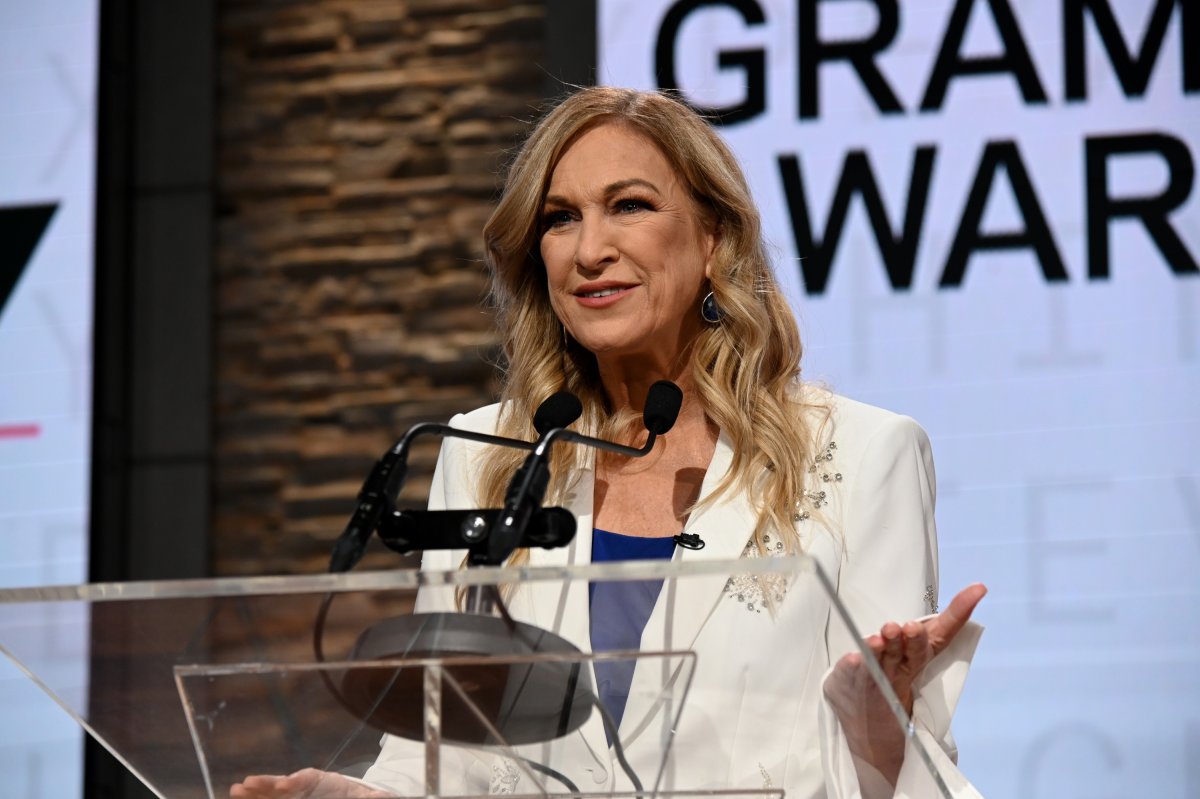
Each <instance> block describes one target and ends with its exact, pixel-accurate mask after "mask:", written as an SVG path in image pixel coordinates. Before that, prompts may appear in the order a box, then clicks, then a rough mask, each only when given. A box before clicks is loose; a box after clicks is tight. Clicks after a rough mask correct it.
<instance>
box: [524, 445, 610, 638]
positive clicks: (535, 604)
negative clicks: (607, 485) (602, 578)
mask: <svg viewBox="0 0 1200 799" xmlns="http://www.w3.org/2000/svg"><path fill="white" fill-rule="evenodd" d="M594 475H595V472H594V471H593V470H592V468H591V467H590V465H589V466H588V467H587V468H584V469H582V470H580V472H579V476H578V478H577V479H576V480H575V483H574V485H573V486H572V487H571V488H570V490H569V491H568V492H567V496H566V497H565V498H564V501H563V503H562V504H563V507H565V508H566V509H567V510H569V511H571V513H572V514H574V516H575V538H574V539H573V540H572V541H571V543H570V544H568V545H567V546H565V547H560V548H558V549H540V548H537V549H531V550H530V551H529V564H530V565H531V566H575V565H584V564H587V563H590V562H591V560H592V493H593V490H594V485H595V484H594ZM529 588H530V591H529V602H530V608H529V618H530V619H531V620H532V622H533V623H534V624H536V625H537V626H539V627H542V628H544V629H547V630H553V631H554V632H556V633H558V634H559V635H561V636H562V637H564V638H566V639H567V640H568V641H571V642H572V643H573V644H575V645H576V646H578V647H579V648H580V649H582V650H584V651H585V652H587V651H590V650H591V635H590V625H589V624H588V586H587V582H586V581H585V582H577V583H568V582H565V581H563V582H560V581H556V580H543V581H539V582H536V583H533V584H531V585H530V586H529Z"/></svg>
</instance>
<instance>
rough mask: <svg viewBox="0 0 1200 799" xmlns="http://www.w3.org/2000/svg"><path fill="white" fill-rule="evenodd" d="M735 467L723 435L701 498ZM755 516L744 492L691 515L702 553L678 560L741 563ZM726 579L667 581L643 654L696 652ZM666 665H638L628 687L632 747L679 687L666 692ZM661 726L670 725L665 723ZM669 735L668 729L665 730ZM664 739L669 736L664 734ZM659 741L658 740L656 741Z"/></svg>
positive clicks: (679, 550)
mask: <svg viewBox="0 0 1200 799" xmlns="http://www.w3.org/2000/svg"><path fill="white" fill-rule="evenodd" d="M732 463H733V446H732V444H731V442H730V441H729V439H728V438H727V437H726V436H725V434H724V432H722V433H721V435H720V437H719V438H718V439H717V447H716V450H715V451H714V452H713V459H712V462H711V463H710V464H709V468H708V472H707V473H706V474H705V476H704V482H703V484H702V486H701V491H700V496H701V497H707V496H709V495H711V494H712V492H713V490H714V489H715V488H716V487H717V486H718V485H719V484H720V482H721V481H722V480H723V479H724V478H725V475H726V474H728V472H729V467H730V465H731V464H732ZM755 518H756V514H755V512H754V509H753V507H752V506H751V504H750V502H749V500H748V499H747V497H746V496H745V494H744V492H741V491H735V492H733V493H731V494H726V495H725V496H723V497H721V499H720V500H718V501H717V502H715V503H713V504H711V505H708V506H706V507H704V508H702V509H701V510H699V511H697V512H696V513H693V514H692V516H691V517H690V518H689V519H688V522H687V524H686V525H685V527H684V532H687V533H694V534H696V535H699V536H700V538H701V539H702V540H703V541H704V548H703V549H685V548H683V547H676V550H675V557H676V559H677V560H679V561H682V562H684V563H698V562H702V561H718V560H737V559H738V558H739V557H741V554H742V551H743V550H744V549H745V547H746V542H747V541H749V539H750V535H751V534H752V533H753V531H754V520H755ZM727 582H728V575H726V574H724V573H716V574H711V575H699V576H683V577H679V578H677V579H674V580H665V581H664V582H663V587H662V591H661V592H660V593H659V597H658V602H657V603H656V604H655V606H654V611H653V612H652V613H651V615H650V620H649V621H648V622H647V624H646V628H645V631H644V632H643V634H642V650H643V651H655V650H663V651H687V650H691V649H693V648H694V645H695V641H696V638H697V636H698V635H699V634H700V630H701V629H702V628H703V627H704V624H705V623H706V622H707V621H708V619H709V618H710V617H711V616H712V613H713V611H714V610H715V609H716V607H717V605H718V603H719V602H720V601H721V598H722V596H723V595H724V590H725V584H726V583H727ZM663 665H664V664H659V666H657V667H656V666H654V665H653V664H650V663H645V662H643V663H639V664H638V666H637V668H636V669H635V671H634V676H633V683H632V685H631V686H630V696H629V703H628V705H627V706H626V708H625V716H624V718H623V719H622V722H621V737H622V740H626V741H627V742H629V743H632V741H633V740H635V739H636V738H638V737H639V736H640V735H641V733H642V731H643V730H645V729H647V728H648V727H653V728H655V729H657V728H658V727H660V726H661V725H656V724H652V723H649V722H652V721H653V720H654V718H655V717H656V716H657V715H658V714H660V713H661V710H662V708H661V706H659V705H658V704H657V702H656V700H657V698H658V697H659V695H660V694H661V692H662V691H663V690H671V691H678V690H679V688H680V687H681V686H672V687H670V688H669V689H668V688H667V685H668V682H669V681H671V680H673V679H675V677H674V674H673V669H671V670H667V671H664V669H663V668H662V666H663ZM660 721H661V722H664V723H669V720H668V719H665V718H662V719H660ZM663 729H664V730H665V728H663ZM662 734H666V733H665V732H663V733H662ZM656 737H658V736H656Z"/></svg>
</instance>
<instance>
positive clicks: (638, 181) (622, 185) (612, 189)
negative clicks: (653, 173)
mask: <svg viewBox="0 0 1200 799" xmlns="http://www.w3.org/2000/svg"><path fill="white" fill-rule="evenodd" d="M631 186H645V187H646V188H648V189H650V190H651V191H653V192H654V193H655V194H662V191H660V190H659V188H658V186H655V185H654V184H653V183H651V182H650V181H648V180H646V179H644V178H628V179H626V180H618V181H617V182H616V183H609V184H608V185H607V186H605V187H604V194H605V196H607V197H611V196H612V195H614V194H618V193H620V192H622V191H624V190H625V189H628V188H630V187H631Z"/></svg>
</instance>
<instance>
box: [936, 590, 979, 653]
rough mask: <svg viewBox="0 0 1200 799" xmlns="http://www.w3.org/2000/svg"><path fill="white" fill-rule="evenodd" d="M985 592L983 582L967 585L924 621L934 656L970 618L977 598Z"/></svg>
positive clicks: (947, 644)
mask: <svg viewBox="0 0 1200 799" xmlns="http://www.w3.org/2000/svg"><path fill="white" fill-rule="evenodd" d="M986 594H987V586H985V585H984V584H983V583H975V584H974V585H968V586H967V587H966V588H964V589H963V590H961V591H959V592H958V593H957V594H956V595H955V597H954V599H952V600H950V604H949V605H948V606H947V607H946V609H945V610H943V611H942V612H941V613H939V614H938V615H936V616H934V617H933V618H932V619H930V620H929V621H927V622H926V623H925V630H926V632H927V633H928V635H929V643H930V645H931V646H932V648H933V655H934V656H935V657H936V656H937V654H938V653H939V652H941V651H942V650H943V649H945V648H946V647H947V646H949V645H950V642H951V641H953V640H954V636H956V635H958V633H959V631H960V630H962V628H963V627H964V626H965V625H966V623H967V621H968V620H969V619H970V618H971V614H972V613H973V612H974V611H975V606H976V605H978V604H979V600H981V599H983V597H984V596H985V595H986Z"/></svg>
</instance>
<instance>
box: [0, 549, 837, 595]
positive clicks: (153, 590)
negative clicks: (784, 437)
mask: <svg viewBox="0 0 1200 799" xmlns="http://www.w3.org/2000/svg"><path fill="white" fill-rule="evenodd" d="M816 571H817V566H816V563H815V561H814V560H813V559H812V558H810V557H809V556H807V555H803V554H799V555H792V556H788V557H784V558H762V559H756V558H751V559H747V558H742V559H738V560H699V561H695V560H693V561H624V562H618V563H598V564H583V565H568V566H515V567H514V566H505V567H486V568H478V569H455V570H453V571H445V572H442V571H417V570H411V569H396V570H386V571H363V572H348V573H344V574H303V575H267V576H253V577H214V578H206V579H189V580H144V581H133V582H112V583H80V584H78V585H45V586H30V587H20V588H2V587H0V604H22V603H42V602H85V603H91V602H121V601H133V600H153V599H186V598H192V597H194V598H200V597H238V596H246V597H250V596H281V595H287V594H324V593H351V592H358V591H405V590H410V591H411V590H417V589H419V588H421V587H423V586H471V585H503V584H508V583H518V582H519V583H538V582H550V581H553V582H561V581H577V580H582V581H590V582H608V581H625V580H661V579H673V578H679V577H691V576H695V577H700V576H704V575H718V574H723V575H729V574H744V575H771V574H779V575H787V574H806V573H813V572H816Z"/></svg>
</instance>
